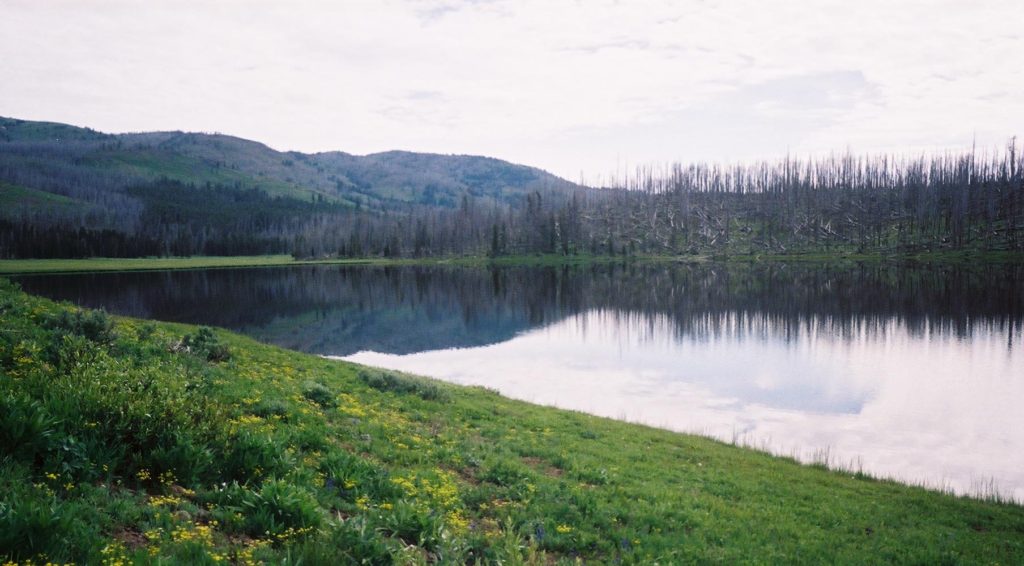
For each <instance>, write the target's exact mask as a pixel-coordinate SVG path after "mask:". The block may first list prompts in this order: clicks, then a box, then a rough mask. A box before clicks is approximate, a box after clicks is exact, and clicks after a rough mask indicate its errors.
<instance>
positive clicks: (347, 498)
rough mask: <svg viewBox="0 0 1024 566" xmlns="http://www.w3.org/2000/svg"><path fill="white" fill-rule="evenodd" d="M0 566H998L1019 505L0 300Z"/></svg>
mask: <svg viewBox="0 0 1024 566" xmlns="http://www.w3.org/2000/svg"><path fill="white" fill-rule="evenodd" d="M0 321H2V333H0V405H2V407H0V440H2V442H0V445H2V446H4V447H5V450H6V452H5V456H4V457H3V458H0V558H6V559H11V560H13V561H16V562H17V561H22V562H24V561H28V560H30V559H31V560H34V561H35V562H44V561H45V560H53V561H60V562H65V561H74V562H77V563H101V562H104V563H138V564H156V563H168V562H170V563H193V564H216V563H225V562H229V563H234V564H255V563H261V562H262V563H268V564H269V563H289V564H295V563H299V562H302V563H304V564H346V563H367V564H391V563H397V564H409V563H411V564H418V563H419V564H424V563H430V562H437V563H452V564H455V563H474V562H476V563H480V564H489V563H504V564H550V563H564V564H573V563H577V562H576V560H577V559H582V560H583V561H585V562H587V563H620V564H652V563H655V562H658V563H662V564H675V563H692V562H726V563H749V562H758V563H763V562H779V563H794V562H796V563H805V562H806V563H858V564H862V563H930V564H935V563H1020V562H1022V561H1024V507H1022V506H1019V505H1016V504H1009V503H1003V502H998V501H992V500H989V501H984V500H977V499H970V498H964V497H955V496H952V495H948V494H943V493H938V492H933V491H928V490H925V489H922V488H919V487H912V486H906V485H901V484H897V483H894V482H890V481H881V480H876V479H872V478H869V477H865V476H863V475H860V474H851V473H849V472H845V473H844V472H836V471H828V470H826V469H823V468H822V467H820V466H818V467H816V466H806V465H800V464H798V463H796V462H795V461H793V460H791V459H787V458H779V457H773V456H770V455H767V454H764V453H761V452H757V451H754V450H750V449H744V448H739V447H735V446H730V445H727V444H724V443H721V442H717V441H714V440H710V439H706V438H702V437H696V436H690V435H685V434H679V433H673V432H669V431H664V430H659V429H653V428H648V427H645V426H640V425H635V424H629V423H623V422H618V421H614V420H610V419H604V418H599V417H593V416H588V415H585V414H581V413H576V412H571V411H565V410H559V409H554V408H546V407H540V406H536V405H531V404H529V403H525V402H520V401H514V400H510V399H507V398H504V397H501V396H499V395H497V394H495V393H493V392H490V391H487V390H484V389H481V388H474V387H459V386H454V385H449V384H444V383H441V382H436V381H433V380H427V379H424V378H417V377H413V376H407V375H404V374H397V373H394V372H384V371H381V370H374V369H372V368H364V367H361V366H357V365H355V364H350V363H345V362H339V361H333V360H327V359H324V358H320V357H317V356H312V355H307V354H301V353H297V352H293V351H288V350H284V349H281V348H277V347H273V346H268V345H264V344H260V343H258V342H256V341H254V340H252V339H249V338H246V337H244V336H240V335H237V334H232V333H229V332H226V331H219V330H216V331H213V332H209V331H202V330H200V329H197V328H196V327H194V326H189V325H181V324H169V323H159V322H150V321H144V320H138V319H131V318H122V317H108V316H105V315H101V314H94V313H91V312H89V311H83V310H81V309H78V308H76V307H73V306H70V305H67V304H57V303H54V302H52V301H49V300H46V299H42V298H37V297H33V296H29V295H27V294H25V293H23V292H21V291H19V290H17V288H16V287H14V286H13V285H11V284H9V283H6V282H4V281H2V280H0Z"/></svg>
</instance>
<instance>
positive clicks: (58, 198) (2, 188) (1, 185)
mask: <svg viewBox="0 0 1024 566" xmlns="http://www.w3.org/2000/svg"><path fill="white" fill-rule="evenodd" d="M77 206H85V207H89V206H91V205H89V204H86V203H84V202H82V201H78V200H75V199H72V198H68V197H66V196H63V195H58V194H54V193H48V192H46V191H39V190H36V189H30V188H27V187H22V186H20V185H13V184H11V183H7V182H4V181H0V209H2V210H4V211H7V210H17V209H19V208H20V209H26V210H41V209H42V210H57V211H60V210H69V209H71V208H73V207H77Z"/></svg>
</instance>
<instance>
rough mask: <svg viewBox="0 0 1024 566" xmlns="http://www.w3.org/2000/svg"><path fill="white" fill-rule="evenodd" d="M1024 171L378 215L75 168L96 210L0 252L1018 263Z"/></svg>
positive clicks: (760, 175) (880, 171) (409, 207)
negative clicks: (792, 256)
mask: <svg viewBox="0 0 1024 566" xmlns="http://www.w3.org/2000/svg"><path fill="white" fill-rule="evenodd" d="M29 155H30V154H24V153H22V157H23V158H24V159H28V156H29ZM22 163H24V160H23V161H22ZM1022 167H1024V159H1022V156H1021V155H1020V153H1019V151H1018V149H1017V146H1016V140H1015V139H1013V140H1010V141H1009V143H1008V144H1007V145H1006V147H1005V148H1004V149H1002V150H999V151H994V152H979V151H975V150H972V151H969V152H964V153H958V154H944V155H937V156H919V157H912V158H910V157H900V156H893V155H880V156H854V155H849V154H846V155H831V156H827V157H823V158H812V159H795V158H785V159H782V160H778V161H771V162H769V161H764V162H757V163H751V164H743V165H718V164H701V163H698V164H689V165H684V164H679V163H676V164H670V165H666V166H662V167H653V166H645V167H639V168H637V169H636V170H635V171H633V172H632V173H631V174H630V175H629V176H627V177H624V178H621V179H618V180H616V181H614V182H611V183H608V186H606V187H603V188H599V189H595V188H582V187H561V188H558V189H549V190H543V191H542V190H536V191H533V192H530V193H528V194H525V195H522V196H521V197H516V198H514V199H508V198H502V199H498V198H493V197H474V196H472V195H469V194H467V195H464V196H462V198H461V200H459V202H458V203H457V205H456V206H454V207H449V206H434V205H425V204H423V203H398V202H395V203H393V204H392V205H391V206H389V207H387V208H384V209H367V208H361V207H352V206H347V205H343V204H338V203H325V202H323V199H319V200H317V199H315V198H314V199H312V200H311V201H309V202H307V201H303V200H299V199H296V198H289V197H270V196H269V195H267V194H266V193H265V192H263V191H261V190H258V189H255V188H252V187H245V186H243V185H241V184H239V183H235V184H233V185H226V184H211V183H205V184H201V185H196V184H190V183H183V182H180V181H171V180H168V179H158V180H156V181H152V182H138V181H134V180H133V181H132V182H127V184H125V185H124V186H122V187H121V188H119V189H118V190H117V191H116V192H115V193H110V192H109V191H98V192H97V191H92V189H90V186H91V185H90V182H91V181H96V182H98V183H101V184H104V185H109V184H111V183H115V182H116V179H114V178H110V177H102V178H101V177H99V176H97V175H98V174H96V173H88V174H85V173H83V174H82V175H77V176H76V173H75V172H74V171H73V167H72V168H70V169H69V171H68V174H67V179H70V180H71V181H73V182H67V183H65V185H68V186H71V187H73V188H74V190H73V191H71V192H70V193H69V191H68V190H67V189H66V188H65V190H63V194H72V195H79V196H81V195H86V196H89V195H92V196H95V195H96V194H100V193H101V194H102V195H103V196H102V198H98V197H97V198H96V199H93V200H91V201H90V202H92V203H93V205H92V207H91V208H89V210H87V211H83V210H61V209H53V208H49V209H38V210H25V211H21V212H19V213H18V214H7V215H5V217H4V218H3V219H2V220H0V255H2V256H4V257H88V256H112V257H131V256H150V255H196V254H205V255H244V254H268V253H291V254H293V255H294V256H296V257H302V258H308V257H371V256H372V257H425V256H447V255H490V256H506V255H523V254H564V255H574V254H584V253H586V254H599V255H636V254H672V255H675V254H754V255H757V254H787V253H808V252H820V253H832V252H844V253H853V252H861V253H909V252H920V251H935V250H997V251H999V250H1001V251H1016V252H1019V251H1024V177H1022V173H1021V169H1022ZM0 178H6V179H8V180H10V181H11V182H20V183H25V184H28V183H29V182H31V181H32V180H34V173H33V172H32V170H31V168H25V167H13V166H12V165H7V166H6V168H2V167H0ZM42 188H45V187H42Z"/></svg>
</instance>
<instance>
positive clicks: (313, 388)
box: [302, 381, 334, 409]
mask: <svg viewBox="0 0 1024 566" xmlns="http://www.w3.org/2000/svg"><path fill="white" fill-rule="evenodd" d="M302 396H303V397H305V398H306V399H309V400H310V401H312V402H314V403H316V404H317V405H320V406H321V407H324V408H325V409H326V408H329V407H333V406H334V394H333V393H331V390H330V389H328V388H327V386H326V385H324V384H322V383H315V382H312V381H310V382H307V383H306V384H305V385H303V386H302Z"/></svg>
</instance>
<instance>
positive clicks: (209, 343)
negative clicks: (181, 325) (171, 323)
mask: <svg viewBox="0 0 1024 566" xmlns="http://www.w3.org/2000/svg"><path fill="white" fill-rule="evenodd" d="M174 350H175V351H178V352H187V353H189V354H193V355H196V356H199V357H201V358H203V359H205V360H207V361H209V362H223V361H227V360H229V359H230V358H231V352H230V351H229V350H228V347H227V346H226V345H225V344H222V343H221V341H220V338H218V337H217V335H216V334H214V332H213V329H211V328H210V327H209V326H200V327H199V330H197V331H196V333H195V334H186V335H185V336H184V337H182V339H181V342H179V343H178V344H177V345H176V346H175V347H174Z"/></svg>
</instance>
